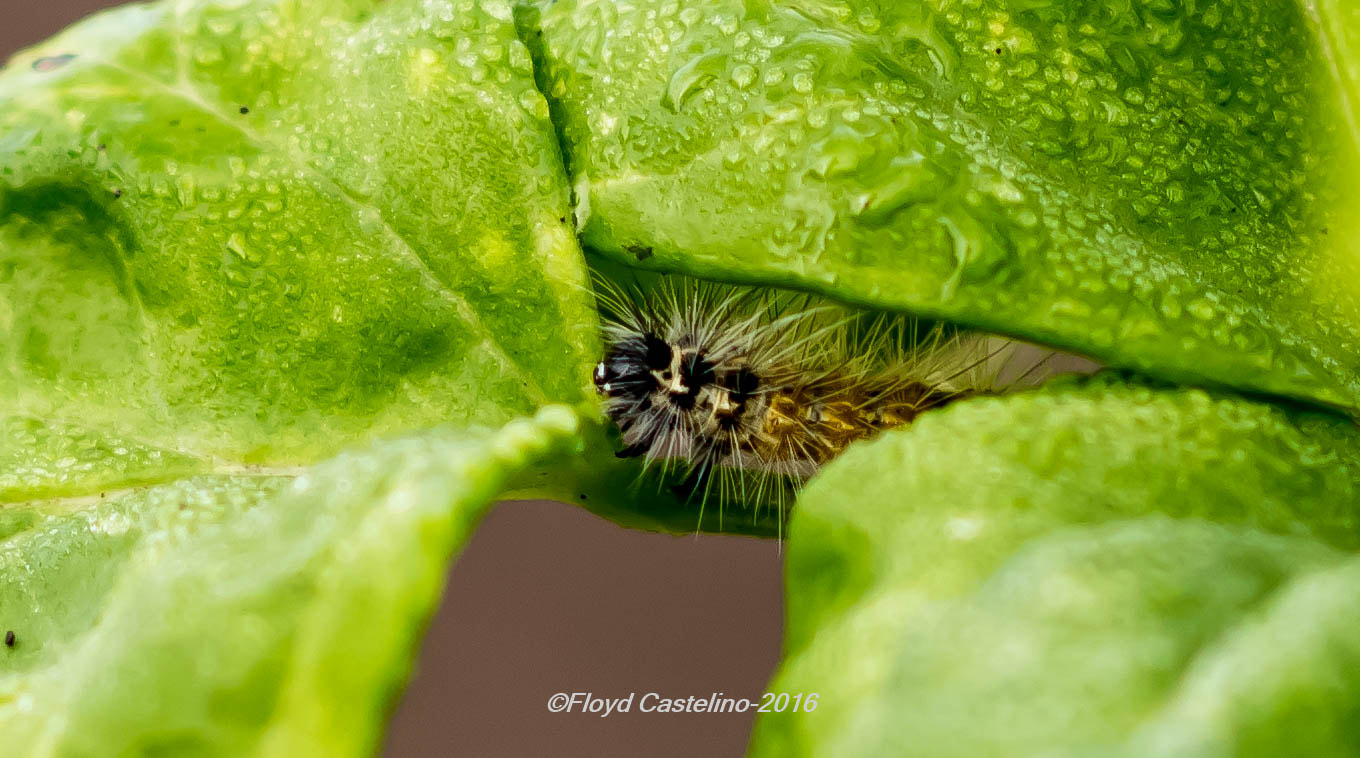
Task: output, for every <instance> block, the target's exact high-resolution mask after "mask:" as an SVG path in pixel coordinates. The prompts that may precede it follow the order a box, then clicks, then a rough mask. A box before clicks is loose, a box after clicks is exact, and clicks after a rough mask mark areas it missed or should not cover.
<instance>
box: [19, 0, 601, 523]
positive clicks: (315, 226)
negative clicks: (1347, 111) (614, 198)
mask: <svg viewBox="0 0 1360 758" xmlns="http://www.w3.org/2000/svg"><path fill="white" fill-rule="evenodd" d="M453 10H454V9H453V8H451V7H448V6H443V5H440V4H422V3H418V2H415V1H414V0H410V1H403V0H397V1H394V2H387V3H378V2H362V1H360V0H354V1H353V2H341V1H333V2H310V1H308V2H301V1H300V0H252V1H250V2H227V1H225V0H224V1H222V2H178V3H169V2H166V3H157V4H152V5H131V6H127V7H123V8H120V9H117V10H116V11H113V12H110V13H106V14H103V15H100V16H97V17H95V18H92V19H89V20H88V21H86V22H84V23H82V24H80V25H78V26H76V27H74V28H72V29H70V30H68V31H67V32H65V33H63V34H61V35H59V36H58V37H56V38H54V39H52V40H49V41H48V42H46V43H43V44H42V45H40V46H38V47H35V48H33V49H31V50H28V51H25V52H23V53H21V54H19V55H18V56H16V57H15V58H14V59H13V60H12V61H11V62H10V64H9V67H8V69H7V70H6V71H4V72H3V73H2V74H0V425H3V429H4V430H5V431H6V432H8V433H6V434H4V435H0V462H12V463H15V464H16V467H6V469H5V472H4V473H3V474H0V498H5V499H10V500H22V499H26V498H31V497H46V496H54V495H80V494H89V493H91V492H94V491H96V490H97V489H98V488H108V487H121V486H128V485H132V484H136V483H139V482H145V481H163V480H166V479H170V478H173V477H175V476H180V475H184V474H186V473H209V472H222V471H234V470H237V469H240V468H241V467H242V466H246V467H249V466H253V465H270V466H279V465H295V464H305V463H309V462H312V461H315V460H319V459H321V458H323V457H325V456H328V455H331V454H334V453H335V452H336V451H338V450H340V449H342V448H344V447H346V446H348V445H351V444H354V443H356V442H362V441H364V440H367V439H371V438H374V437H379V436H389V435H392V434H398V433H403V432H406V431H410V430H415V429H422V428H428V427H430V426H433V425H435V424H438V423H442V422H445V421H448V422H452V423H456V424H471V423H478V424H491V425H496V424H501V423H504V422H505V421H507V420H508V419H510V418H513V417H515V416H517V415H521V414H526V413H532V412H533V411H534V409H536V408H538V407H540V406H541V405H543V404H545V403H549V402H567V403H576V402H581V401H587V400H588V399H589V397H588V395H587V394H586V392H585V388H586V387H587V382H588V377H589V373H590V365H591V363H592V362H593V361H594V360H595V359H596V355H595V353H596V351H597V350H598V348H597V339H596V336H595V328H596V327H595V324H596V316H595V313H594V310H593V307H592V305H591V301H590V298H589V295H588V290H587V289H586V280H585V273H584V272H585V269H584V264H583V261H582V258H581V254H580V249H579V247H578V246H577V243H576V240H575V236H574V234H573V233H572V226H571V223H570V219H568V218H567V215H568V192H567V187H566V184H565V180H564V177H563V173H562V168H561V163H560V159H559V157H558V148H557V140H556V136H555V133H554V131H553V129H552V126H551V124H550V123H549V121H548V110H547V104H546V101H545V100H544V98H543V97H542V96H541V95H540V94H539V93H538V91H537V89H536V88H535V86H534V82H533V76H532V70H531V68H532V67H531V61H530V56H529V54H528V50H527V49H526V48H525V47H524V45H523V44H521V43H520V41H519V40H518V37H517V36H516V31H515V28H514V23H513V19H512V17H511V10H510V7H509V5H508V4H506V3H504V2H498V1H497V0H486V2H479V3H475V4H474V3H463V4H460V5H459V6H458V7H457V9H456V10H457V12H456V13H455V12H453Z"/></svg>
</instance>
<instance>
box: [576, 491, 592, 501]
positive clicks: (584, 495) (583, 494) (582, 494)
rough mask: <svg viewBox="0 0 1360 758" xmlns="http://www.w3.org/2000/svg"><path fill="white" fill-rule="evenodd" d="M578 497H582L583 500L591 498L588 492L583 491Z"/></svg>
mask: <svg viewBox="0 0 1360 758" xmlns="http://www.w3.org/2000/svg"><path fill="white" fill-rule="evenodd" d="M577 497H579V498H581V499H582V500H589V499H590V498H588V497H586V493H584V492H582V493H581V494H579V495H577Z"/></svg>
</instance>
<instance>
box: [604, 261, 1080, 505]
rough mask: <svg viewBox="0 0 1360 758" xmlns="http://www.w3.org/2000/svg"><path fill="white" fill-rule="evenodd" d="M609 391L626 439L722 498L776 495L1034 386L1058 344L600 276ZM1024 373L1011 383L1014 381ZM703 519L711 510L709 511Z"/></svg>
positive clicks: (768, 297)
mask: <svg viewBox="0 0 1360 758" xmlns="http://www.w3.org/2000/svg"><path fill="white" fill-rule="evenodd" d="M597 299H598V301H599V303H600V306H601V312H602V315H603V318H604V335H603V337H604V339H603V341H604V344H605V354H604V357H603V359H602V360H601V361H600V362H599V363H598V364H597V365H596V367H595V371H594V377H593V379H594V384H595V389H596V392H597V393H598V394H599V395H600V396H601V397H602V398H603V401H604V410H605V413H606V415H607V416H608V417H609V418H610V419H611V420H613V422H614V423H615V424H616V425H617V426H618V428H619V431H620V433H621V436H622V440H623V446H624V447H623V449H622V450H621V451H619V452H618V453H617V455H618V456H619V457H624V458H631V457H641V458H642V459H643V460H644V461H645V463H646V464H647V465H649V466H650V465H651V464H659V466H660V467H661V468H662V470H663V471H664V472H666V473H671V472H675V471H680V472H683V474H684V481H683V482H682V483H681V484H680V485H679V487H680V489H682V490H684V491H687V492H688V493H689V494H691V495H692V494H693V493H696V492H698V493H701V494H702V501H701V502H704V503H706V502H707V501H708V500H709V499H710V498H711V497H712V496H714V495H717V497H718V500H719V502H720V503H723V502H732V501H743V502H755V503H757V504H758V505H759V504H760V503H762V502H764V503H769V504H773V505H774V506H775V507H777V508H779V511H780V515H781V517H782V515H783V514H784V512H785V506H786V503H787V502H788V501H789V499H790V497H791V495H792V492H793V489H794V488H796V486H797V484H798V483H800V482H801V481H802V480H804V479H806V478H807V477H809V476H811V475H812V474H813V473H815V472H816V471H817V469H818V468H820V467H821V466H822V465H824V464H825V463H827V462H828V461H830V460H831V459H833V458H835V457H836V456H837V455H839V454H840V453H841V452H842V451H844V450H845V448H846V447H847V446H849V445H850V444H851V443H853V442H855V441H858V440H861V439H865V438H867V437H870V436H872V435H874V434H876V433H878V432H881V431H883V430H886V429H891V428H894V427H899V426H903V425H906V424H910V423H911V422H912V421H913V420H914V419H915V418H916V417H917V416H918V415H919V414H921V413H924V412H926V411H929V410H931V409H935V408H939V407H941V406H944V405H947V404H949V403H951V402H955V401H957V400H960V399H963V398H967V397H972V396H977V395H986V394H997V393H999V392H1001V391H1003V390H1009V389H1011V388H1014V387H1016V386H1022V385H1025V384H1026V383H1034V381H1032V380H1037V379H1038V378H1040V377H1041V376H1044V375H1047V374H1048V373H1049V372H1048V371H1047V370H1046V369H1047V368H1048V366H1047V364H1048V362H1049V358H1051V357H1052V356H1053V355H1054V353H1052V352H1047V353H1044V354H1042V355H1041V356H1038V357H1037V358H1036V357H1035V356H1033V355H1031V356H1029V358H1028V360H1025V361H1023V362H1024V363H1026V364H1028V365H1026V366H1024V367H1023V368H1022V370H1021V371H1020V372H1019V373H1018V374H1017V373H1016V371H1015V364H1016V361H1015V357H1016V354H1017V348H1018V347H1019V345H1018V343H1015V342H1012V341H1010V340H1006V339H1004V338H1000V337H995V336H991V335H986V334H982V333H976V332H967V331H962V330H959V329H956V328H953V327H950V326H946V325H942V324H923V323H919V322H917V321H916V320H915V319H912V318H910V317H906V316H900V315H892V314H881V313H864V312H856V311H852V310H850V309H848V308H846V307H844V306H840V305H836V304H833V303H831V302H829V301H826V300H822V299H820V298H817V297H815V296H811V295H798V294H793V293H788V292H782V291H776V290H762V289H741V288H735V287H728V286H724V285H716V284H708V283H702V282H698V281H695V280H688V279H686V280H679V281H677V279H676V278H674V277H661V279H660V280H659V282H658V283H657V284H656V285H655V286H653V287H650V288H648V289H646V290H644V289H642V288H640V287H627V288H625V287H622V286H619V285H616V284H613V283H612V282H611V281H609V280H607V279H604V278H602V277H600V278H597ZM1008 373H1009V376H1007V374H1008ZM701 518H702V512H701Z"/></svg>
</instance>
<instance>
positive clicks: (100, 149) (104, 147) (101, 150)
mask: <svg viewBox="0 0 1360 758" xmlns="http://www.w3.org/2000/svg"><path fill="white" fill-rule="evenodd" d="M95 149H96V150H98V151H100V152H101V153H102V152H104V151H105V150H107V149H108V146H107V145H105V144H104V143H102V142H101V143H99V147H96V148H95Z"/></svg>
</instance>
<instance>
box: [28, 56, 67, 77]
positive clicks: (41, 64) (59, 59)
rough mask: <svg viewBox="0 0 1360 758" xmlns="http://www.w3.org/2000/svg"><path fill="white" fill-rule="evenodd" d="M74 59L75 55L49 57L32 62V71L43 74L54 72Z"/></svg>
mask: <svg viewBox="0 0 1360 758" xmlns="http://www.w3.org/2000/svg"><path fill="white" fill-rule="evenodd" d="M75 59H76V55H75V53H66V54H65V55H49V56H45V57H43V58H39V59H37V60H35V61H33V70H34V71H37V72H38V73H42V74H45V73H47V72H49V71H56V70H57V69H59V68H61V67H62V66H65V65H66V64H68V63H70V62H71V61H73V60H75Z"/></svg>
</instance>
